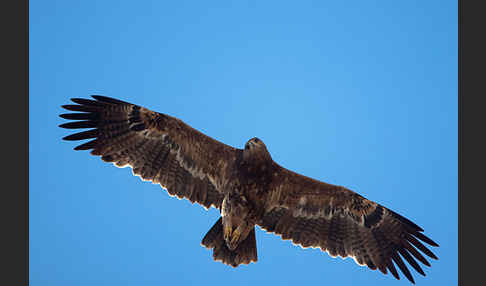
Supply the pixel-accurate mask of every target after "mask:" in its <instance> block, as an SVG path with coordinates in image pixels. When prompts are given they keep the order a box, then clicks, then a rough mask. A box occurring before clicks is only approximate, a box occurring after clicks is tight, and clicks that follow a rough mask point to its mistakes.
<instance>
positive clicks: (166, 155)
mask: <svg viewBox="0 0 486 286" xmlns="http://www.w3.org/2000/svg"><path fill="white" fill-rule="evenodd" d="M71 100H72V101H73V102H74V103H76V104H69V105H63V108H65V109H67V110H70V111H74V113H67V114H61V115H60V116H61V117H62V118H65V119H68V120H72V121H71V122H68V123H64V124H61V125H60V127H63V128H68V129H84V128H88V130H87V131H82V132H79V133H75V134H72V135H69V136H66V137H64V138H63V139H65V140H74V141H76V140H85V139H90V141H88V142H86V143H83V144H81V145H79V146H77V147H75V148H74V149H75V150H91V154H92V155H95V156H101V159H102V160H103V161H105V162H111V163H113V164H115V165H116V166H118V167H127V166H129V167H131V168H132V171H133V174H134V175H136V176H139V177H140V178H141V179H142V180H145V181H151V182H152V183H154V184H159V185H160V186H162V187H163V188H164V189H165V190H167V192H168V193H169V195H171V196H176V197H178V198H179V199H183V198H184V199H188V200H189V201H191V202H192V203H198V204H200V205H202V206H203V207H205V208H206V209H208V208H210V207H215V208H216V209H218V210H219V211H220V213H221V218H220V219H219V220H218V221H217V222H216V223H215V224H214V225H213V226H212V227H211V229H210V230H209V231H208V232H207V234H206V235H205V236H204V238H203V239H202V242H201V244H202V245H203V246H205V247H207V248H209V249H212V250H213V258H214V259H215V260H216V261H221V262H223V263H224V264H228V265H231V266H233V267H236V266H238V265H241V264H249V263H250V262H256V261H257V260H258V255H257V246H256V237H255V227H256V226H259V227H260V228H262V229H264V230H266V231H267V232H270V233H275V234H277V235H279V236H281V238H282V239H284V240H291V241H292V242H293V243H294V244H296V245H300V246H302V247H303V248H307V247H312V248H319V249H321V250H322V251H325V252H327V253H328V254H329V255H331V256H332V257H336V256H341V257H343V258H345V257H352V258H353V259H354V260H355V261H356V262H357V263H358V264H359V265H362V266H367V267H368V268H370V269H372V270H375V269H378V270H380V271H381V272H382V273H384V274H387V272H388V271H390V273H391V274H392V275H393V276H394V277H395V278H396V279H399V278H400V277H399V274H398V271H397V269H396V268H395V265H396V266H397V267H398V268H399V269H400V270H401V272H402V273H403V274H404V275H405V277H406V278H407V279H408V280H409V281H410V282H412V283H414V278H413V276H412V275H411V273H410V271H409V269H408V267H407V265H406V264H405V261H406V262H408V264H409V265H410V266H412V267H413V269H415V270H416V271H417V272H418V273H420V274H421V275H424V276H425V273H424V271H423V270H422V268H421V266H420V265H419V264H418V262H417V261H419V262H421V263H422V264H423V265H426V266H430V263H429V262H428V260H427V259H426V258H425V257H424V255H422V253H423V254H425V255H426V256H428V257H430V258H433V259H437V257H436V256H435V254H434V253H433V252H432V251H431V250H430V249H429V248H427V247H426V246H425V245H424V243H426V244H429V245H431V246H438V244H437V243H435V242H434V241H433V240H431V239H430V238H429V237H427V236H426V235H424V234H423V229H422V228H420V227H419V226H418V225H416V224H415V223H413V222H412V221H410V220H408V219H407V218H405V217H403V216H401V215H399V214H397V213H395V212H393V211H392V210H390V209H388V208H386V207H384V206H382V205H380V204H378V203H376V202H373V201H370V200H368V199H366V198H364V197H362V196H361V195H359V194H357V193H355V192H354V191H351V190H349V189H347V188H345V187H343V186H338V185H332V184H328V183H324V182H321V181H318V180H315V179H312V178H309V177H306V176H303V175H301V174H298V173H295V172H293V171H290V170H288V169H286V168H284V167H282V166H280V165H278V164H277V163H276V162H275V161H273V159H272V157H271V155H270V153H269V152H268V150H267V147H266V146H265V144H264V143H263V141H262V140H260V139H259V138H256V137H255V138H252V139H250V140H248V142H246V144H245V146H244V148H243V149H238V148H234V147H232V146H229V145H226V144H224V143H221V142H219V141H217V140H215V139H212V138H211V137H209V136H207V135H205V134H203V133H201V132H199V131H197V130H195V129H194V128H192V127H190V126H189V125H187V124H185V123H184V122H182V121H181V120H179V119H177V118H175V117H172V116H169V115H167V114H163V113H158V112H154V111H151V110H149V109H147V108H144V107H141V106H138V105H135V104H131V103H128V102H125V101H121V100H118V99H114V98H109V97H105V96H99V95H94V96H93V99H83V98H73V99H71ZM404 260H405V261H404Z"/></svg>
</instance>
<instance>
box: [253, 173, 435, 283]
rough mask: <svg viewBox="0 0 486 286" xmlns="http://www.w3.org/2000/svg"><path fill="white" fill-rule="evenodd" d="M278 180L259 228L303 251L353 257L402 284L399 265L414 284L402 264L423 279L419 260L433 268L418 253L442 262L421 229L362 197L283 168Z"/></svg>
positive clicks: (432, 242) (277, 177) (271, 189)
mask: <svg viewBox="0 0 486 286" xmlns="http://www.w3.org/2000/svg"><path fill="white" fill-rule="evenodd" d="M275 179H276V180H275V181H274V183H272V184H271V187H270V190H269V197H268V199H267V205H266V207H265V214H264V215H263V218H262V220H261V221H260V222H259V223H258V224H259V225H260V226H261V227H262V228H263V229H265V230H267V231H269V232H274V233H276V234H279V235H281V237H282V238H283V239H290V240H292V242H293V243H295V244H298V245H301V246H302V247H304V248H306V247H313V248H320V249H321V250H322V251H327V252H328V253H329V254H330V255H331V256H332V257H336V256H338V255H339V256H341V257H343V258H345V257H353V258H354V260H355V261H356V262H357V263H358V264H359V265H366V266H368V267H369V268H370V269H373V270H375V269H377V268H378V269H379V270H380V271H381V272H383V273H384V274H386V273H387V270H389V271H390V272H391V273H392V275H393V276H394V277H395V278H396V279H400V278H399V275H398V272H397V270H396V268H395V266H394V264H393V263H395V265H397V266H398V268H399V269H400V270H401V271H402V273H403V274H404V275H405V276H406V277H407V279H408V280H410V282H412V283H415V282H414V279H413V277H412V275H411V273H410V271H409V269H408V268H407V265H406V264H405V262H404V261H403V259H405V261H407V262H408V263H409V264H410V265H411V266H412V267H413V268H414V269H415V270H416V271H417V272H419V273H420V274H422V275H424V276H425V273H424V271H423V270H422V268H421V267H420V265H419V264H418V263H417V260H418V261H420V262H421V263H423V264H424V265H427V266H430V263H429V262H428V261H427V260H426V259H425V257H424V256H423V255H422V254H421V253H420V252H419V250H420V251H421V252H422V253H424V254H426V255H427V256H429V257H431V258H433V259H437V257H436V256H435V255H434V254H433V253H432V251H430V250H429V249H428V248H427V247H426V246H425V245H424V244H423V242H425V243H427V244H429V245H432V246H438V245H437V243H435V242H434V241H432V240H431V239H430V238H428V237H427V236H425V235H424V234H423V233H422V232H423V230H422V229H421V228H420V227H419V226H417V225H416V224H414V223H413V222H411V221H410V220H408V219H406V218H404V217H402V216H401V215H399V214H397V213H395V212H393V211H391V210H389V209H387V208H385V207H383V206H381V205H379V204H377V203H375V202H372V201H369V200H367V199H365V198H364V197H362V196H360V195H358V194H357V193H354V192H352V191H350V190H348V189H346V188H344V187H341V186H335V185H330V184H326V183H323V182H319V181H316V180H313V179H311V178H308V177H305V176H301V175H299V174H296V173H294V172H291V171H288V170H286V169H283V168H282V169H281V171H280V172H279V174H278V176H276V178H275ZM402 258H403V259H402Z"/></svg>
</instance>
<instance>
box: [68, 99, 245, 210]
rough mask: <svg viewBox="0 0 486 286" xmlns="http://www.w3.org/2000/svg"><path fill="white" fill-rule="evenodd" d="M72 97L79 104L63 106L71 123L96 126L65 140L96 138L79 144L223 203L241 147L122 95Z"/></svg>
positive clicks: (199, 198) (171, 188) (203, 200)
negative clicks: (226, 187) (236, 146)
mask: <svg viewBox="0 0 486 286" xmlns="http://www.w3.org/2000/svg"><path fill="white" fill-rule="evenodd" d="M93 99H94V100H91V99H83V98H73V99H71V100H72V101H73V102H74V103H76V104H69V105H63V106H62V107H63V108H65V109H67V110H70V111H74V113H66V114H61V115H60V116H61V117H62V118H65V119H69V120H73V121H71V122H68V123H64V124H61V125H60V127H63V128H68V129H80V128H92V129H89V130H87V131H83V132H79V133H75V134H72V135H69V136H66V137H64V138H63V139H64V140H74V141H77V140H84V139H92V140H91V141H89V142H86V143H84V144H81V145H79V146H77V147H75V148H74V149H75V150H91V154H92V155H96V156H101V159H102V160H103V161H105V162H112V163H114V164H115V165H116V166H118V167H125V166H130V167H131V168H132V171H133V174H134V175H136V176H140V177H141V178H142V179H143V180H146V181H152V182H153V183H156V184H160V185H161V186H162V187H164V188H165V189H166V190H167V192H168V193H169V194H170V195H172V196H174V195H175V196H177V197H178V198H186V199H188V200H190V201H191V202H192V203H194V202H197V203H199V204H201V205H202V206H204V207H205V208H209V207H210V206H214V207H216V208H220V207H221V203H222V201H223V193H222V191H221V185H222V184H224V182H225V180H228V170H229V169H228V168H231V166H232V164H234V163H235V161H237V160H238V158H239V157H240V154H241V152H242V151H241V150H240V149H236V148H233V147H231V146H228V145H226V144H223V143H221V142H219V141H217V140H215V139H213V138H210V137H209V136H206V135H205V134H203V133H201V132H199V131H197V130H196V129H194V128H192V127H191V126H189V125H187V124H185V123H184V122H182V121H181V120H179V119H177V118H174V117H172V116H169V115H166V114H163V113H158V112H154V111H151V110H149V109H147V108H144V107H141V106H138V105H135V104H131V103H128V102H125V101H122V100H118V99H114V98H110V97H106V96H100V95H93Z"/></svg>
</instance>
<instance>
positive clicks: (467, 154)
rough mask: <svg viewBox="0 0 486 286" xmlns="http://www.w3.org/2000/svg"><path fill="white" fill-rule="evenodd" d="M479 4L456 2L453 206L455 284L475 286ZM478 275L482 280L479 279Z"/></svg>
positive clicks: (481, 181)
mask: <svg viewBox="0 0 486 286" xmlns="http://www.w3.org/2000/svg"><path fill="white" fill-rule="evenodd" d="M477 3H479V1H464V0H459V6H458V12H459V13H458V17H459V19H458V20H459V23H458V25H459V26H458V32H459V37H458V44H459V46H458V48H459V50H458V54H459V55H458V56H459V57H458V92H459V96H458V104H459V109H458V115H459V130H458V131H459V132H458V139H459V141H458V144H459V150H458V155H459V158H458V163H459V164H458V165H459V166H458V167H459V173H458V184H459V186H458V187H459V190H458V201H459V206H458V208H459V226H458V227H459V229H458V230H459V237H458V241H459V254H458V257H459V269H458V270H459V285H480V284H482V283H480V281H481V280H482V279H481V280H479V277H480V275H481V274H483V273H482V272H483V271H484V270H483V269H482V268H483V263H484V262H482V261H480V259H482V254H483V252H484V250H483V246H482V245H483V243H484V235H483V228H484V226H485V223H484V211H485V210H486V208H485V202H486V201H485V199H484V198H483V197H484V193H485V192H486V190H485V188H486V186H485V185H486V184H485V179H486V174H485V167H484V158H485V152H484V150H485V148H486V140H485V139H484V133H485V128H484V125H485V123H486V118H485V115H486V110H485V107H486V105H485V104H482V101H484V99H485V92H484V88H483V87H482V85H484V83H485V81H486V80H485V67H486V64H485V61H484V53H485V51H486V46H485V44H484V27H485V24H486V23H485V21H484V20H485V19H484V9H482V8H481V6H480V5H479V4H477ZM481 276H483V275H481Z"/></svg>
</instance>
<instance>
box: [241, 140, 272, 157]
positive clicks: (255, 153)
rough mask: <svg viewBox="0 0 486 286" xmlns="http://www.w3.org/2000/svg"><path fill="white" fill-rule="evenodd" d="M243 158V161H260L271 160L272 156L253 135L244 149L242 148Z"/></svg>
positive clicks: (263, 144)
mask: <svg viewBox="0 0 486 286" xmlns="http://www.w3.org/2000/svg"><path fill="white" fill-rule="evenodd" d="M243 159H244V160H245V161H260V160H271V159H272V157H271V156H270V153H269V152H268V150H267V147H266V146H265V143H263V141H262V140H260V139H259V138H257V137H253V138H251V139H250V140H248V142H246V144H245V150H243Z"/></svg>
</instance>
